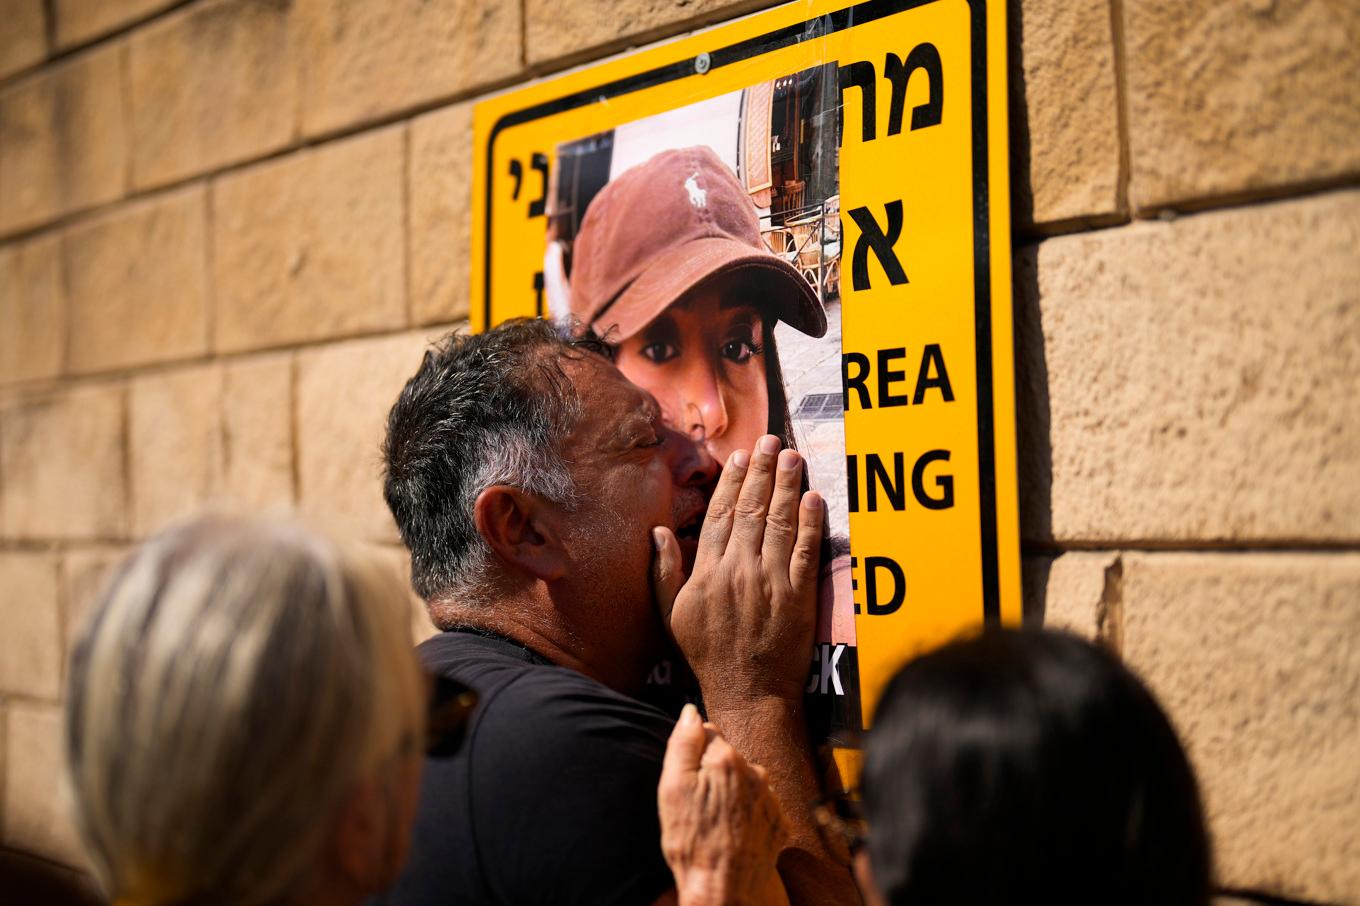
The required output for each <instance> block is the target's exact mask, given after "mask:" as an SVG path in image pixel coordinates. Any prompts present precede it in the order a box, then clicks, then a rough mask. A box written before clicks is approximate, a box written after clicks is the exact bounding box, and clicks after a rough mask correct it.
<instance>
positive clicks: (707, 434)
mask: <svg viewBox="0 0 1360 906" xmlns="http://www.w3.org/2000/svg"><path fill="white" fill-rule="evenodd" d="M679 390H680V402H681V406H682V411H681V422H680V423H681V424H682V425H683V426H684V429H685V433H686V434H688V435H689V436H690V438H691V439H693V440H695V441H698V442H700V443H702V442H703V441H705V440H712V439H714V438H716V437H722V436H723V435H724V434H726V433H727V401H726V400H724V399H723V392H722V388H721V387H719V386H718V379H717V376H716V375H715V374H714V373H713V369H712V368H711V367H709V363H708V362H705V361H704V360H703V359H701V358H699V357H692V361H691V364H690V367H689V368H688V369H687V370H686V373H685V374H683V375H682V376H681V378H680V386H679Z"/></svg>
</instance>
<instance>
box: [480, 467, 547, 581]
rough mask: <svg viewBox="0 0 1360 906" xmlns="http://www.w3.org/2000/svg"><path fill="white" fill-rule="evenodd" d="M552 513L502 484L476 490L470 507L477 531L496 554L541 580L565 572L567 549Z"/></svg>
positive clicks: (522, 492) (538, 501) (537, 501)
mask: <svg viewBox="0 0 1360 906" xmlns="http://www.w3.org/2000/svg"><path fill="white" fill-rule="evenodd" d="M551 516H552V512H551V509H550V505H548V504H545V503H544V502H543V501H541V500H540V499H539V498H537V497H535V496H533V495H532V494H526V493H525V492H524V491H522V490H520V489H519V488H513V487H510V486H508V485H503V484H493V485H492V486H491V487H489V488H487V489H486V490H484V491H482V493H480V494H478V495H477V502H476V503H475V504H474V505H473V508H472V518H473V521H474V522H476V524H477V533H478V534H480V535H481V536H482V538H483V540H485V541H486V543H487V545H489V546H490V548H491V549H492V550H493V551H495V553H496V556H498V557H500V558H501V559H502V560H504V561H505V562H506V563H508V564H509V565H510V566H512V567H514V568H515V569H517V570H519V571H520V572H524V573H527V574H528V575H530V576H532V577H533V578H535V579H538V580H540V581H542V582H552V581H554V580H556V579H560V578H562V576H564V575H566V572H567V557H566V551H565V549H564V548H563V546H562V543H561V538H560V537H559V535H558V534H557V530H556V527H555V525H554V523H553V520H552V519H551Z"/></svg>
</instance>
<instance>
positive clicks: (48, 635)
mask: <svg viewBox="0 0 1360 906" xmlns="http://www.w3.org/2000/svg"><path fill="white" fill-rule="evenodd" d="M59 606H60V605H59V601H58V585H57V560H56V558H55V557H53V556H52V555H50V554H41V553H8V554H0V626H3V627H4V631H3V632H0V692H8V693H17V694H19V695H29V696H33V697H34V698H46V699H50V700H53V701H55V700H56V699H57V698H58V696H60V695H61V629H60V625H61V621H60V613H59V610H58V608H59Z"/></svg>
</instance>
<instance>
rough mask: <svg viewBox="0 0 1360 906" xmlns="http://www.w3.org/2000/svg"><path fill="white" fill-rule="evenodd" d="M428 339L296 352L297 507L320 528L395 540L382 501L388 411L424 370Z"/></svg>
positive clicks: (386, 339)
mask: <svg viewBox="0 0 1360 906" xmlns="http://www.w3.org/2000/svg"><path fill="white" fill-rule="evenodd" d="M426 346H427V343H426V339H425V337H424V336H423V335H421V334H417V333H410V334H399V335H397V336H392V337H383V338H379V339H370V340H357V341H352V342H348V343H339V344H335V345H332V346H327V347H324V348H321V349H314V350H305V351H303V352H301V353H299V354H298V389H297V407H298V411H297V426H298V437H297V456H298V502H299V505H300V506H301V509H302V511H303V512H304V513H305V514H306V515H307V516H309V517H310V518H312V519H315V520H316V521H317V523H318V524H320V525H322V526H325V527H326V528H328V529H330V530H332V531H335V532H337V533H340V534H342V535H348V536H353V537H360V538H367V539H370V540H374V541H388V542H391V541H396V539H397V533H396V531H397V530H396V526H395V525H393V523H392V515H391V513H389V512H388V510H387V504H386V503H385V502H384V500H383V496H382V478H381V475H382V455H381V446H382V442H383V433H384V430H385V427H386V422H387V413H388V410H390V409H391V408H392V404H393V403H394V402H396V399H397V394H398V393H399V392H400V391H401V388H402V387H403V386H404V385H405V383H406V381H407V380H408V379H409V378H410V377H411V376H412V375H413V374H415V372H416V369H417V368H418V367H419V366H420V360H421V356H422V355H423V353H424V350H425V348H426Z"/></svg>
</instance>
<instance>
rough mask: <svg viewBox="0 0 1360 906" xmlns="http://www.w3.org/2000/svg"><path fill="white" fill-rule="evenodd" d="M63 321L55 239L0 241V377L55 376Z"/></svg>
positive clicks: (26, 378)
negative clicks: (21, 241)
mask: <svg viewBox="0 0 1360 906" xmlns="http://www.w3.org/2000/svg"><path fill="white" fill-rule="evenodd" d="M65 324H66V300H65V297H64V295H63V293H62V285H61V254H60V245H59V243H58V241H57V239H56V238H55V237H52V236H45V237H43V238H41V239H35V240H33V241H31V242H25V243H21V244H17V245H9V246H3V247H0V325H3V327H0V382H3V381H21V380H32V379H37V378H50V377H55V376H56V375H57V374H58V373H59V372H60V371H61V358H62V345H63V343H64V342H65Z"/></svg>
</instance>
